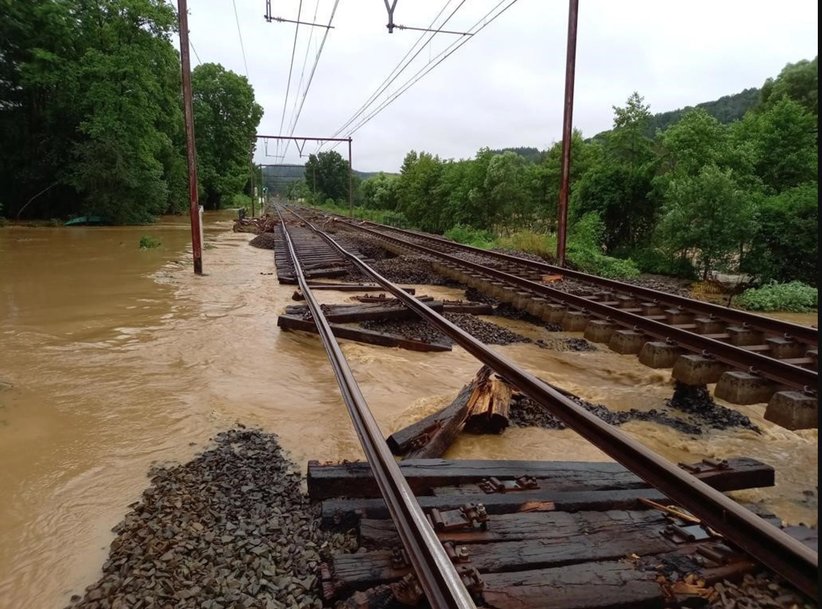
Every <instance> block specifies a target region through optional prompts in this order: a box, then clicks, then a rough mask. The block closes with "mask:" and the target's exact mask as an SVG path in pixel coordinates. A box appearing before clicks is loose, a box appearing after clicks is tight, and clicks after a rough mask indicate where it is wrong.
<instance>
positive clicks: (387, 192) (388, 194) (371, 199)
mask: <svg viewBox="0 0 822 609" xmlns="http://www.w3.org/2000/svg"><path fill="white" fill-rule="evenodd" d="M360 196H361V197H362V204H363V206H364V207H370V208H372V209H389V210H395V209H397V203H398V201H399V176H396V175H388V174H386V173H383V172H380V173H378V174H377V175H375V176H374V177H371V178H368V179H367V180H364V181H363V182H362V184H361V185H360Z"/></svg>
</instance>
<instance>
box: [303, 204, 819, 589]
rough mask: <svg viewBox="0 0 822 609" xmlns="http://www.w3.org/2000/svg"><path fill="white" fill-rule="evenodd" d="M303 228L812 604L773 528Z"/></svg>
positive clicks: (804, 552)
mask: <svg viewBox="0 0 822 609" xmlns="http://www.w3.org/2000/svg"><path fill="white" fill-rule="evenodd" d="M292 213H294V214H295V215H297V216H298V217H299V218H300V219H302V220H303V221H304V222H305V223H306V225H307V226H308V227H309V228H311V229H312V230H313V231H315V232H316V233H317V234H319V235H321V236H322V237H323V238H324V239H325V240H326V241H327V242H328V243H329V244H331V245H332V246H333V247H335V248H336V249H337V250H338V251H339V252H340V253H341V254H343V255H344V256H346V257H347V258H348V259H349V260H351V262H353V263H354V265H356V266H357V267H358V268H359V269H360V270H361V271H363V272H364V273H366V274H367V275H370V276H372V277H373V278H374V280H375V281H377V282H378V283H379V284H380V285H382V286H383V287H384V288H385V289H386V290H388V291H389V292H391V293H392V294H393V295H394V296H395V297H396V298H398V299H399V300H400V301H402V302H403V304H405V306H406V307H408V308H409V309H411V310H412V311H414V312H415V313H417V314H418V315H419V316H420V317H421V318H423V319H425V320H426V321H428V322H429V323H431V324H432V325H433V326H435V327H436V328H437V329H438V330H440V331H441V332H443V333H444V334H446V335H447V336H449V337H451V338H452V339H453V340H454V342H456V343H457V344H458V345H460V346H461V347H462V348H464V349H465V350H466V351H468V353H470V354H471V355H473V356H474V357H476V358H477V359H478V360H480V361H481V362H482V363H484V364H486V365H488V366H489V367H490V368H491V369H493V370H494V371H495V372H496V373H497V374H499V375H500V376H502V377H504V378H505V379H507V380H508V381H509V382H511V383H512V384H513V385H515V386H516V387H517V388H518V389H519V390H520V391H522V393H524V394H525V395H527V396H528V397H529V398H531V399H532V400H534V401H536V402H538V403H540V404H542V405H543V406H545V407H546V408H547V409H548V410H549V411H550V412H551V413H552V414H554V415H555V416H557V417H558V418H559V419H561V420H562V421H563V422H564V423H565V424H566V425H568V427H570V428H571V429H573V430H574V431H576V432H577V433H578V434H580V435H581V436H582V437H583V438H585V439H586V440H588V441H589V442H591V443H592V444H594V445H595V446H596V447H597V448H599V449H600V450H602V451H603V452H605V453H606V454H607V455H609V456H610V457H613V458H614V460H616V461H618V462H619V463H621V464H622V465H623V466H625V467H626V468H627V469H629V470H631V471H632V472H633V473H634V474H636V475H637V476H639V477H640V478H642V479H643V480H644V481H646V482H647V483H649V484H650V485H651V486H653V487H654V488H656V489H658V490H659V491H660V492H662V493H664V494H665V495H667V496H668V497H669V498H670V499H672V500H673V501H676V502H677V503H679V504H680V505H682V506H683V507H685V508H686V509H687V510H688V511H690V512H691V513H692V514H694V515H695V516H697V517H698V518H700V519H701V520H702V521H703V522H704V523H705V524H707V525H708V526H709V527H711V528H713V529H715V530H716V531H718V532H719V533H721V534H722V535H723V536H724V537H725V538H726V539H728V540H729V541H731V542H732V543H733V544H735V545H736V546H738V547H739V548H740V549H741V550H743V551H744V552H746V553H748V554H749V555H750V556H752V557H753V558H755V559H756V560H758V561H759V562H761V563H762V564H763V565H765V566H767V567H768V568H770V569H771V570H773V571H775V572H776V573H778V574H780V575H781V576H783V577H784V578H785V579H787V580H788V581H790V582H791V583H792V584H793V585H794V586H796V587H797V588H798V589H799V590H801V591H802V592H803V593H805V594H807V595H808V596H810V597H812V598H814V599H816V598H817V594H818V578H819V557H818V554H817V553H816V552H814V551H813V550H811V549H810V548H809V547H807V546H805V545H804V544H802V543H801V542H799V541H797V540H796V539H794V538H793V537H791V536H790V535H788V534H787V533H785V532H784V531H782V530H781V529H779V528H777V527H775V526H774V525H772V524H771V523H770V522H768V521H766V520H764V519H762V518H760V517H759V516H757V515H755V514H754V513H753V512H751V511H750V510H747V509H745V508H744V507H742V506H741V505H739V504H738V503H736V502H735V501H733V500H732V499H730V498H728V497H726V496H725V495H723V494H722V493H721V492H720V491H717V490H716V489H714V488H712V487H710V486H708V485H707V484H705V483H704V482H702V481H701V480H699V479H698V478H695V477H694V476H692V475H691V474H689V473H687V472H685V471H684V470H682V469H680V468H679V467H677V466H676V465H674V464H673V463H671V462H670V461H668V460H666V459H664V458H663V457H661V456H660V455H658V454H656V453H654V452H653V451H652V450H650V449H649V448H647V447H646V446H643V445H642V444H640V443H639V442H637V441H636V440H634V439H633V438H631V437H630V436H628V435H627V434H626V433H625V432H623V431H620V430H618V429H616V428H614V427H613V426H612V425H609V424H608V423H606V422H605V421H603V420H602V419H600V418H599V417H597V416H596V415H594V414H592V413H590V412H588V411H587V410H585V409H584V408H582V407H581V406H580V405H578V404H576V403H575V402H573V401H572V400H570V399H569V398H568V397H566V396H564V395H563V394H562V393H560V392H559V391H557V390H556V389H554V388H552V387H551V386H550V385H548V384H547V383H545V382H544V381H542V380H540V379H539V378H537V377H536V376H534V375H533V374H531V373H529V372H526V371H524V370H522V369H520V368H519V367H518V366H517V365H516V364H515V363H514V362H513V361H512V360H510V359H508V358H507V357H505V356H503V355H501V354H499V353H495V352H494V351H492V350H490V349H488V348H487V347H486V346H485V345H484V344H483V343H482V342H480V341H479V340H477V339H476V338H474V337H473V336H471V335H470V334H468V333H467V332H465V331H464V330H462V329H461V328H459V327H458V326H456V325H454V324H453V323H451V322H450V321H448V320H447V319H445V318H444V317H443V316H441V315H440V314H438V313H436V312H435V311H433V310H431V309H430V308H429V307H427V306H426V305H425V304H424V303H422V302H421V301H419V300H417V299H416V298H415V297H413V296H411V295H409V294H407V293H405V292H404V291H403V290H402V289H401V288H400V287H398V286H397V285H395V284H393V283H391V282H390V281H388V280H387V279H386V278H385V277H383V276H382V275H380V274H379V273H378V272H377V271H375V270H374V269H372V268H371V267H370V266H368V265H367V264H365V263H364V262H363V261H362V260H360V259H359V258H357V257H356V256H355V255H354V254H352V253H351V252H349V251H347V250H345V249H344V248H343V247H342V246H340V245H339V244H338V243H337V242H336V241H335V240H334V239H333V238H332V237H331V236H330V235H328V234H327V233H325V232H323V231H321V230H319V229H317V228H316V227H315V226H314V225H313V224H311V223H310V222H309V221H307V220H306V219H305V218H302V217H301V216H299V215H298V214H296V212H293V211H292Z"/></svg>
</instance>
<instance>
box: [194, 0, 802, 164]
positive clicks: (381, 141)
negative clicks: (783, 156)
mask: <svg viewBox="0 0 822 609" xmlns="http://www.w3.org/2000/svg"><path fill="white" fill-rule="evenodd" d="M235 1H236V6H237V11H238V15H239V21H240V27H241V30H242V39H243V43H244V46H245V51H246V59H247V64H248V76H249V78H250V80H251V83H252V84H253V86H254V89H255V92H256V95H257V100H258V102H259V103H260V104H261V105H263V107H264V109H265V115H264V117H263V121H262V123H261V125H260V131H261V132H264V133H273V134H277V133H279V132H280V123H281V120H283V103H284V98H285V93H286V87H287V82H288V75H289V68H291V79H292V80H291V86H290V88H289V98H288V102H287V105H286V106H285V117H284V120H283V123H284V126H283V129H284V132H285V133H286V134H287V133H289V121H290V118H291V117H292V116H293V114H292V112H293V109H294V100H295V99H299V97H301V96H302V93H303V91H304V90H305V85H306V83H307V81H308V76H309V71H310V68H311V65H312V64H313V60H314V57H315V56H316V53H317V49H318V47H319V41H320V40H321V38H322V35H323V32H324V30H323V29H321V28H308V27H304V26H301V27H300V28H299V30H298V36H297V46H296V53H295V56H294V61H293V66H292V65H291V56H292V48H293V44H294V34H295V30H296V26H294V25H293V24H286V23H276V22H272V23H267V22H266V21H265V20H264V19H263V12H264V9H265V2H264V1H263V0H235ZM299 4H300V0H272V13H273V14H275V15H277V16H281V17H285V18H291V19H296V17H297V11H298V7H299ZM333 4H334V0H315V1H311V0H303V1H302V13H301V15H300V18H301V19H302V20H311V19H313V18H314V14H315V9H316V14H317V20H318V21H320V22H324V23H327V21H328V18H329V16H330V13H331V10H332V6H333ZM497 4H498V0H467V1H466V2H464V3H463V4H462V6H460V8H459V10H458V11H457V12H456V13H455V15H454V17H453V18H452V20H451V21H449V23H448V25H447V26H446V27H447V28H448V29H454V30H464V29H467V28H469V27H470V26H471V25H472V24H473V23H475V22H476V21H477V19H479V18H480V17H481V16H482V15H484V14H485V13H486V12H488V11H489V10H490V9H491V8H492V7H494V6H496V5H497ZM506 4H507V3H506ZM443 5H445V6H446V8H445V11H444V13H443V14H444V15H447V14H449V13H450V12H451V11H452V10H453V9H454V8H456V7H457V6H458V5H460V2H458V1H457V0H451V1H450V2H447V3H446V0H438V1H436V2H434V1H433V0H432V1H426V2H422V1H419V0H418V1H416V2H413V1H411V0H398V2H397V8H396V11H395V15H394V20H395V22H396V23H398V24H403V25H409V26H417V27H427V26H428V25H429V23H431V21H432V19H433V18H434V16H435V15H436V14H437V12H438V11H439V10H440V9H441V8H442V7H443ZM502 6H505V4H503V5H502ZM189 9H190V17H189V26H190V32H191V40H192V42H193V44H194V47H195V49H196V51H197V53H198V55H199V57H200V59H201V60H202V61H204V62H209V61H211V62H218V63H221V64H223V65H224V66H225V67H226V68H228V69H231V70H233V71H235V72H237V73H239V74H244V73H245V67H244V63H243V57H242V52H241V49H240V39H239V36H238V32H237V26H236V23H235V19H234V11H233V6H232V4H231V3H230V2H227V1H226V0H189ZM817 18H818V6H817V3H816V2H815V1H814V0H794V1H792V2H789V3H774V2H771V1H765V0H761V1H743V0H723V1H719V2H717V1H716V0H713V1H708V0H692V1H691V2H688V3H681V2H676V3H675V2H664V1H663V2H660V1H658V0H621V1H620V2H615V1H613V0H583V1H582V2H580V7H579V25H578V41H577V60H576V83H575V91H574V101H575V107H574V126H575V128H577V129H581V130H582V132H583V134H584V135H586V136H591V135H594V134H595V133H598V132H599V131H602V130H605V129H609V128H610V127H611V124H612V119H613V110H612V106H615V105H616V106H620V105H623V104H624V103H625V100H626V99H627V98H628V96H629V95H630V94H631V93H632V92H633V91H638V92H639V94H640V95H642V96H643V97H644V98H645V102H646V103H647V104H649V105H650V106H651V111H652V112H664V111H667V110H673V109H676V108H681V107H683V106H687V105H694V104H697V103H700V102H703V101H710V100H713V99H716V98H718V97H721V96H722V95H729V94H733V93H737V92H739V91H741V90H742V89H745V88H749V87H759V86H761V85H762V83H763V82H764V81H765V79H766V78H768V77H773V76H776V75H777V74H778V73H779V71H780V70H781V69H782V68H783V67H784V66H785V64H787V63H793V62H796V61H799V60H801V59H811V58H813V57H814V56H816V54H817V37H818V30H817V25H816V23H817ZM567 19H568V3H567V2H564V1H559V0H552V1H550V2H547V1H540V0H519V1H518V2H516V3H515V4H514V5H513V6H512V7H511V8H510V9H509V10H508V11H506V12H505V13H504V14H503V15H502V16H501V17H500V18H499V19H497V20H496V21H494V22H493V23H491V24H490V25H489V26H488V27H487V28H485V29H484V30H483V31H482V32H480V33H479V34H477V35H476V36H475V37H473V38H472V39H471V40H469V41H468V42H466V43H465V44H464V45H463V46H462V47H461V48H460V49H459V50H458V51H456V52H455V53H454V54H453V55H451V56H449V57H448V58H447V59H445V60H444V61H443V62H442V63H441V64H440V65H439V66H438V67H436V68H435V69H434V70H433V71H432V72H431V73H430V74H428V75H427V76H425V77H424V78H423V79H421V80H420V81H419V82H418V83H417V84H415V85H414V86H413V87H412V88H410V89H409V90H408V91H407V92H406V93H404V94H403V95H401V96H399V97H398V98H397V100H396V101H394V102H393V103H392V104H391V105H389V106H387V108H386V109H385V110H384V111H382V112H381V113H380V114H378V115H377V116H376V117H375V118H373V119H372V120H371V121H370V122H368V123H367V124H366V125H365V126H363V127H362V128H361V129H360V130H358V131H357V132H356V133H354V134H353V136H352V137H353V138H354V143H353V153H354V166H355V167H356V168H357V169H360V170H364V171H377V170H386V171H396V170H398V168H399V166H400V164H401V163H402V159H403V157H404V155H405V153H406V152H408V151H409V150H411V149H416V150H426V151H429V152H432V153H434V154H438V155H439V156H440V157H443V158H467V157H472V156H474V154H475V153H476V150H477V149H478V148H480V147H481V146H489V147H492V148H494V147H503V146H537V147H540V148H543V147H545V146H547V145H549V144H550V143H551V142H553V141H557V140H559V139H561V135H562V108H563V92H564V78H565V52H566V36H567ZM386 21H387V13H386V11H385V7H384V5H383V3H382V2H380V1H379V0H340V2H339V5H338V9H337V13H336V15H335V18H334V26H335V28H334V29H333V30H331V31H330V32H329V34H328V38H327V40H326V44H325V48H324V50H323V52H322V55H321V57H320V61H319V64H318V67H317V70H316V73H315V75H314V80H313V82H312V85H311V89H310V90H309V92H308V95H307V96H306V101H305V105H304V107H303V110H302V113H301V115H300V119H299V122H298V124H297V126H296V129H295V131H294V134H295V135H298V134H299V135H307V136H317V137H325V136H330V135H331V134H333V133H334V132H336V131H337V130H338V129H339V128H340V127H341V126H342V125H343V123H344V122H345V121H346V120H347V119H348V118H349V117H350V116H351V115H353V114H354V112H355V111H356V110H357V109H358V108H359V107H360V106H361V105H362V104H363V102H365V101H366V99H367V98H368V96H369V95H370V93H371V92H372V91H373V90H374V89H375V88H376V87H377V86H378V85H379V84H380V83H382V82H383V80H384V79H385V77H386V76H388V74H389V73H390V72H391V71H392V69H393V68H394V67H395V66H397V65H398V64H399V62H400V61H401V60H402V58H403V56H404V55H405V54H406V53H407V52H408V50H409V49H410V48H411V46H412V45H413V44H414V42H415V41H416V40H417V39H418V38H419V37H420V36H421V35H422V36H425V38H424V39H427V38H428V35H425V34H422V33H421V32H415V31H411V30H405V31H398V30H395V32H394V33H393V34H390V35H389V34H388V33H387V30H386V28H385V23H386ZM312 30H313V31H312ZM309 39H310V45H309ZM455 40H458V37H455V36H453V35H448V34H438V35H436V36H435V37H433V40H432V42H431V43H430V44H428V45H426V46H425V47H424V48H423V50H422V51H421V52H420V53H419V55H418V57H417V58H416V59H415V60H414V62H413V64H412V65H411V66H410V67H409V68H408V69H407V70H406V71H405V72H404V73H403V74H402V76H401V77H400V78H399V79H398V80H397V81H396V82H395V83H394V85H392V87H391V88H389V89H388V91H393V90H395V89H394V88H395V87H396V86H397V85H399V84H400V83H402V82H403V81H404V80H405V79H407V78H408V77H410V76H411V75H413V74H414V73H415V72H417V70H419V69H420V68H421V67H423V66H424V65H425V64H426V63H427V62H428V61H429V59H430V58H432V57H436V56H437V54H438V53H440V52H441V51H443V50H444V49H445V48H446V47H447V45H449V44H451V43H453V42H455ZM306 50H308V54H307V57H308V60H307V62H304V59H305V58H306ZM304 65H305V67H304ZM301 78H302V85H300V80H301ZM298 96H299V97H298ZM341 135H347V132H346V131H343V132H342V133H341ZM269 150H270V151H273V147H272V145H271V144H270V145H269ZM313 150H314V148H313V147H311V146H310V145H309V146H307V147H306V152H308V151H313ZM338 150H340V151H341V152H342V153H343V154H344V156H345V155H346V154H347V150H346V149H345V146H341V147H340V148H338ZM262 152H263V151H262V147H258V151H257V154H256V157H255V160H256V162H262V163H266V162H269V163H271V162H280V161H279V159H274V158H265V156H264V155H263V153H262ZM303 160H304V159H303ZM284 162H288V163H299V162H302V161H301V160H300V159H299V158H298V155H297V150H296V147H295V146H294V145H293V144H291V145H290V146H289V153H288V155H287V157H286V158H285V159H284Z"/></svg>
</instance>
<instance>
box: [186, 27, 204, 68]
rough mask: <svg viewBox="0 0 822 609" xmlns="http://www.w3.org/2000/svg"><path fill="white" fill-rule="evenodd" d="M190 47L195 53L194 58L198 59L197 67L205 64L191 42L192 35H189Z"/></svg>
mask: <svg viewBox="0 0 822 609" xmlns="http://www.w3.org/2000/svg"><path fill="white" fill-rule="evenodd" d="M188 46H190V47H191V50H192V51H194V57H196V58H197V65H200V64H201V63H203V62H202V61H200V55H199V54H198V53H197V49H195V48H194V43H193V42H192V41H191V34H189V35H188Z"/></svg>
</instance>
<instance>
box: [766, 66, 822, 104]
mask: <svg viewBox="0 0 822 609" xmlns="http://www.w3.org/2000/svg"><path fill="white" fill-rule="evenodd" d="M783 97H787V98H788V99H791V100H793V101H795V102H796V103H798V104H799V105H801V106H802V107H803V108H804V109H805V111H807V112H808V113H810V114H812V115H813V116H814V117H818V116H819V62H818V57H814V58H813V60H811V61H808V60H805V59H803V60H802V61H798V62H796V63H789V64H788V65H786V66H785V67H784V68H783V69H782V71H781V72H780V73H779V76H777V77H776V78H775V79H774V78H769V79H768V80H766V81H765V84H764V85H762V93H761V98H762V106H763V107H764V108H768V107H770V106H771V105H772V104H774V103H775V102H777V101H778V100H779V99H781V98H783Z"/></svg>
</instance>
